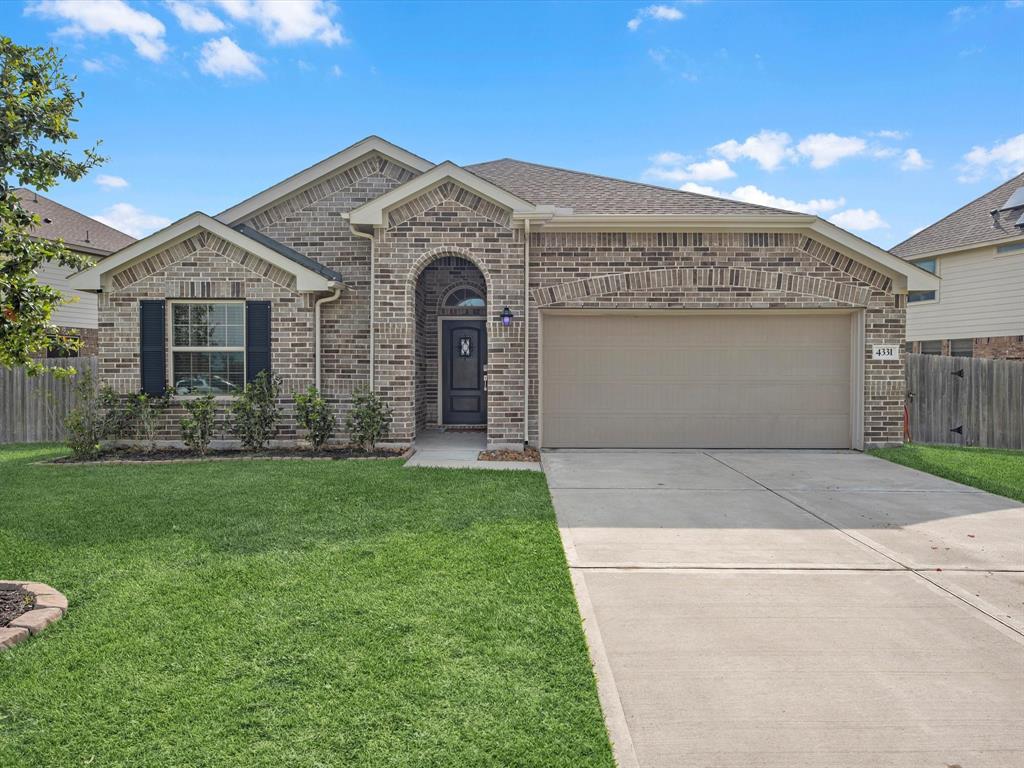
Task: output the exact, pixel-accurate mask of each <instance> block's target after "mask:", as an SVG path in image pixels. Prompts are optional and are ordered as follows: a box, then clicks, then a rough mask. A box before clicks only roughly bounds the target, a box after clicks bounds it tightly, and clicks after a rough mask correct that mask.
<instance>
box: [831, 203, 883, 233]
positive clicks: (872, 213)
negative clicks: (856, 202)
mask: <svg viewBox="0 0 1024 768" xmlns="http://www.w3.org/2000/svg"><path fill="white" fill-rule="evenodd" d="M828 220H829V221H831V222H832V223H833V224H835V225H836V226H837V227H842V228H843V229H852V230H856V231H858V232H866V231H868V230H871V229H886V228H888V226H889V225H888V224H887V223H886V222H885V220H884V219H883V218H882V217H881V216H880V215H879V213H878V211H876V210H874V209H873V208H872V209H870V210H867V211H866V210H864V209H863V208H848V209H847V210H845V211H840V212H839V213H837V214H834V215H832V216H829V217H828Z"/></svg>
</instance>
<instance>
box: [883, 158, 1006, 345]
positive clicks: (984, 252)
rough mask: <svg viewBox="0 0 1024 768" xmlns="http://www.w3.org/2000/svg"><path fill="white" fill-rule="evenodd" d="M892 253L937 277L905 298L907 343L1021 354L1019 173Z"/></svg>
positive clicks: (926, 229) (910, 239) (895, 248)
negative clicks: (932, 286)
mask: <svg viewBox="0 0 1024 768" xmlns="http://www.w3.org/2000/svg"><path fill="white" fill-rule="evenodd" d="M892 252H893V253H894V254H896V255H897V256H899V257H901V258H903V259H907V260H908V261H910V262H912V263H914V264H916V265H917V266H919V267H922V268H923V269H927V270H928V271H929V272H934V273H935V274H937V275H938V276H939V277H941V278H942V287H941V288H939V289H937V290H928V291H918V292H911V294H910V296H909V298H908V301H909V306H908V308H907V347H908V349H909V350H911V351H914V352H921V353H924V354H931V355H959V356H964V357H995V358H1004V359H1008V360H1024V173H1022V174H1020V175H1019V176H1016V177H1015V178H1012V179H1010V180H1009V181H1007V182H1006V183H1005V184H1001V185H999V186H998V187H996V188H995V189H993V190H992V191H991V192H986V193H985V194H984V195H982V196H981V197H979V198H977V199H976V200H972V201H971V202H969V203H968V204H967V205H965V206H964V207H963V208H960V209H959V210H957V211H954V212H953V213H951V214H949V215H948V216H946V217H945V218H944V219H941V220H939V221H937V222H935V223H934V224H932V225H931V226H930V227H926V228H925V229H922V230H921V231H920V232H918V233H917V234H915V235H914V236H913V237H911V238H909V239H907V240H904V241H903V242H902V243H900V244H899V245H897V246H895V247H894V248H893V249H892Z"/></svg>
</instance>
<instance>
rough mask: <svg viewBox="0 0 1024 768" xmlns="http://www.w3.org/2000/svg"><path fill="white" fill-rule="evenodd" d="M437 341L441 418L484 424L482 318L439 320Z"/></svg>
mask: <svg viewBox="0 0 1024 768" xmlns="http://www.w3.org/2000/svg"><path fill="white" fill-rule="evenodd" d="M441 341H442V344H441V421H442V422H443V423H445V424H486V423H487V390H486V388H485V385H484V382H485V374H484V371H485V368H484V366H486V365H487V331H486V330H485V326H484V321H483V320H442V321H441Z"/></svg>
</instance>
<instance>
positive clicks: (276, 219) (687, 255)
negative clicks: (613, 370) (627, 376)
mask: <svg viewBox="0 0 1024 768" xmlns="http://www.w3.org/2000/svg"><path fill="white" fill-rule="evenodd" d="M413 175H414V173H413V172H412V171H410V170H408V169H406V168H403V167H401V166H398V165H395V164H394V163H392V162H390V161H388V160H386V159H384V158H383V157H380V156H371V157H369V158H367V159H365V160H362V161H360V162H359V163H357V164H355V165H353V166H351V167H349V168H346V169H342V170H341V171H339V172H338V173H336V174H334V175H333V176H332V177H330V178H329V179H325V180H323V181H321V182H319V183H318V184H317V185H315V186H314V187H311V188H309V189H306V190H304V191H302V192H301V193H299V194H297V195H293V196H292V197H291V198H289V199H287V200H284V201H281V202H279V203H277V204H276V205H275V206H274V207H272V208H269V209H266V210H264V211H261V212H259V213H258V214H256V215H253V216H251V217H250V218H249V219H248V220H247V221H246V223H248V224H249V225H250V226H252V227H254V228H256V229H258V230H260V231H261V232H263V233H265V234H266V235H268V236H270V237H272V238H274V239H276V240H279V241H280V242H282V243H285V244H286V245H289V246H291V247H293V248H295V249H296V250H298V251H299V252H300V253H303V254H306V255H308V256H310V257H312V258H314V259H316V260H318V261H319V262H320V263H322V264H324V265H325V266H327V267H330V268H332V269H335V270H337V271H338V272H340V273H341V275H342V276H343V279H344V283H345V289H344V291H343V293H342V297H341V300H340V301H338V302H334V303H329V304H326V305H324V306H323V310H322V311H323V319H322V345H323V346H322V350H323V353H322V363H321V365H322V368H321V371H322V374H321V375H322V389H323V390H324V392H325V395H326V396H327V397H328V399H329V400H330V401H331V402H332V403H333V404H335V406H336V408H337V414H338V416H339V422H340V423H343V420H344V414H345V411H346V409H347V407H348V402H349V398H350V395H351V391H352V389H353V388H354V387H355V386H356V385H358V384H363V383H365V382H367V381H368V378H369V357H370V356H369V343H368V341H369V314H370V313H369V307H370V304H369V302H370V282H369V253H370V250H369V242H368V241H367V240H365V239H363V238H358V237H355V236H353V235H352V234H351V232H350V231H349V226H348V222H347V221H346V220H345V219H344V218H343V217H342V214H343V213H345V212H347V211H350V210H352V209H353V208H355V207H358V206H359V205H362V204H363V203H365V202H367V201H368V200H371V199H373V198H375V197H377V196H379V195H381V194H383V193H385V192H387V191H389V190H391V189H393V188H394V187H396V186H398V185H400V184H402V183H404V182H405V181H407V180H408V179H410V178H412V176H413ZM375 237H376V242H377V245H376V259H377V263H376V275H377V281H376V288H375V303H376V306H375V313H376V328H375V332H376V339H377V342H376V379H377V381H376V384H377V390H378V391H380V392H381V393H382V394H383V395H384V396H385V397H386V398H387V399H388V400H389V402H390V404H391V406H392V408H393V409H394V414H395V421H394V424H393V426H392V436H391V441H392V442H395V443H407V442H409V441H411V440H412V439H413V438H414V437H415V434H416V431H417V429H422V428H424V427H425V426H428V425H430V424H434V423H436V421H437V411H436V403H437V358H436V355H437V315H438V308H439V304H440V301H441V298H442V297H443V294H444V293H445V292H446V291H447V290H448V289H449V288H451V287H454V286H455V285H461V284H473V285H478V286H479V287H481V288H482V289H484V290H485V292H486V300H487V309H486V313H485V316H486V318H487V334H488V424H487V430H488V442H489V443H490V444H491V445H495V446H500V445H508V446H511V445H522V443H523V441H524V440H530V441H532V442H536V440H537V434H538V432H537V426H538V412H537V404H538V376H537V373H538V363H539V359H538V344H537V342H538V338H539V337H538V329H539V322H540V313H541V312H542V311H543V310H545V309H671V310H682V309H722V310H736V309H833V308H848V309H863V310H864V316H865V340H864V341H865V346H864V350H863V354H864V371H865V417H864V421H865V430H864V440H865V444H866V445H868V446H874V445H886V444H893V443H899V442H900V441H901V438H902V413H903V394H904V371H903V365H902V363H901V362H880V361H873V360H871V359H870V358H871V355H870V349H871V345H872V344H882V343H885V344H893V343H902V341H903V339H904V323H905V314H906V304H905V298H904V297H902V296H897V295H895V294H893V293H892V292H891V288H892V286H891V284H890V281H889V279H888V278H887V277H885V276H883V275H881V274H879V273H877V272H874V271H873V270H871V269H869V268H867V267H865V266H863V265H861V264H859V263H858V262H855V261H852V260H851V259H848V258H846V257H844V256H842V255H841V254H839V253H838V252H836V251H833V250H831V249H829V248H827V247H826V246H824V245H822V244H820V243H818V242H816V241H814V240H811V239H808V238H807V237H805V236H803V235H797V234H783V233H770V234H766V233H568V234H566V233H548V232H544V231H540V232H535V233H534V234H533V235H532V238H531V264H530V285H529V289H530V293H531V299H530V302H531V305H530V313H529V317H528V318H526V322H524V289H525V286H524V264H523V253H524V240H523V229H522V227H521V225H519V224H518V223H516V222H513V221H512V220H511V216H510V214H509V212H508V211H506V210H504V209H501V208H498V207H496V206H494V205H493V204H492V203H490V202H489V201H486V200H483V199H481V198H480V197H478V196H476V195H475V194H473V193H472V192H471V191H469V190H467V189H464V188H462V187H461V186H459V185H457V184H455V183H451V182H446V183H444V184H441V185H438V186H436V187H434V188H431V189H429V190H427V191H425V192H424V193H423V194H422V195H420V196H418V197H417V198H415V199H413V200H408V201H405V202H404V203H403V204H402V205H401V206H400V207H398V208H396V209H394V210H392V211H390V212H389V215H388V219H387V225H386V226H385V227H381V228H378V229H377V231H376V232H375ZM474 281H475V282H474ZM207 295H209V296H213V297H222V296H223V297H229V298H239V299H242V298H245V299H270V300H271V301H272V302H273V308H272V317H273V338H272V366H273V368H274V369H275V370H276V371H277V372H279V373H281V374H282V375H284V376H285V377H286V385H285V386H286V389H287V390H288V391H289V393H290V392H293V391H295V390H297V389H302V388H305V387H306V386H309V384H311V383H312V381H313V309H312V307H313V301H314V300H315V298H317V297H316V296H313V295H310V294H302V293H297V292H296V291H295V290H294V285H293V282H292V281H291V278H290V276H289V275H287V274H285V273H280V271H279V270H274V269H273V268H272V267H270V265H268V264H265V263H264V262H261V261H259V260H258V259H255V257H252V256H251V255H249V254H245V253H244V252H240V251H238V249H236V248H234V247H233V246H229V245H228V244H227V243H224V242H223V241H218V240H217V239H216V238H212V237H211V236H207V235H202V236H198V237H197V238H193V239H192V240H190V241H187V242H186V243H183V244H179V245H176V246H174V247H173V248H171V249H168V250H167V251H164V252H161V253H159V254H154V255H153V256H150V257H149V258H147V259H146V260H145V261H143V262H141V263H139V264H137V265H134V266H133V267H132V268H131V269H129V270H126V271H123V272H121V273H118V274H116V275H115V276H114V279H113V286H112V288H111V289H110V290H108V291H105V292H104V293H102V294H100V331H99V334H100V346H101V365H100V376H101V378H102V379H104V380H106V381H109V382H110V383H112V384H114V386H115V387H116V388H118V389H119V390H120V391H124V392H128V391H134V390H136V389H137V388H138V386H139V361H138V302H139V300H140V299H142V298H178V297H182V298H186V297H192V296H207ZM505 306H508V307H509V308H510V309H511V310H512V312H513V313H514V315H515V320H514V321H513V323H512V324H511V326H510V327H508V328H506V327H504V326H503V325H502V324H501V322H500V320H499V319H498V314H499V313H500V311H501V309H502V308H503V307H505ZM527 322H528V324H529V333H530V382H529V395H530V397H529V402H530V412H529V430H528V431H527V430H526V429H525V425H524V413H523V405H524V377H523V358H524V337H525V331H526V328H527ZM287 400H288V404H289V408H290V407H291V406H290V402H291V398H290V396H289V397H288V398H287ZM178 415H179V414H171V418H173V424H174V429H173V432H174V435H173V437H174V438H176V437H177V416H178ZM294 434H295V430H294V425H293V424H292V423H291V421H290V419H289V420H288V427H287V428H286V430H284V432H283V436H285V437H288V436H293V435H294ZM339 437H340V438H341V439H344V435H343V434H341V435H339Z"/></svg>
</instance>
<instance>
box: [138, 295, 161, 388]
mask: <svg viewBox="0 0 1024 768" xmlns="http://www.w3.org/2000/svg"><path fill="white" fill-rule="evenodd" d="M164 305H165V302H163V301H151V300H145V301H140V302H139V352H140V355H139V359H140V360H141V362H142V391H143V392H145V393H146V394H147V395H161V394H163V391H164V387H166V386H167V352H166V346H165V345H166V336H167V325H166V317H165V315H164Z"/></svg>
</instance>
